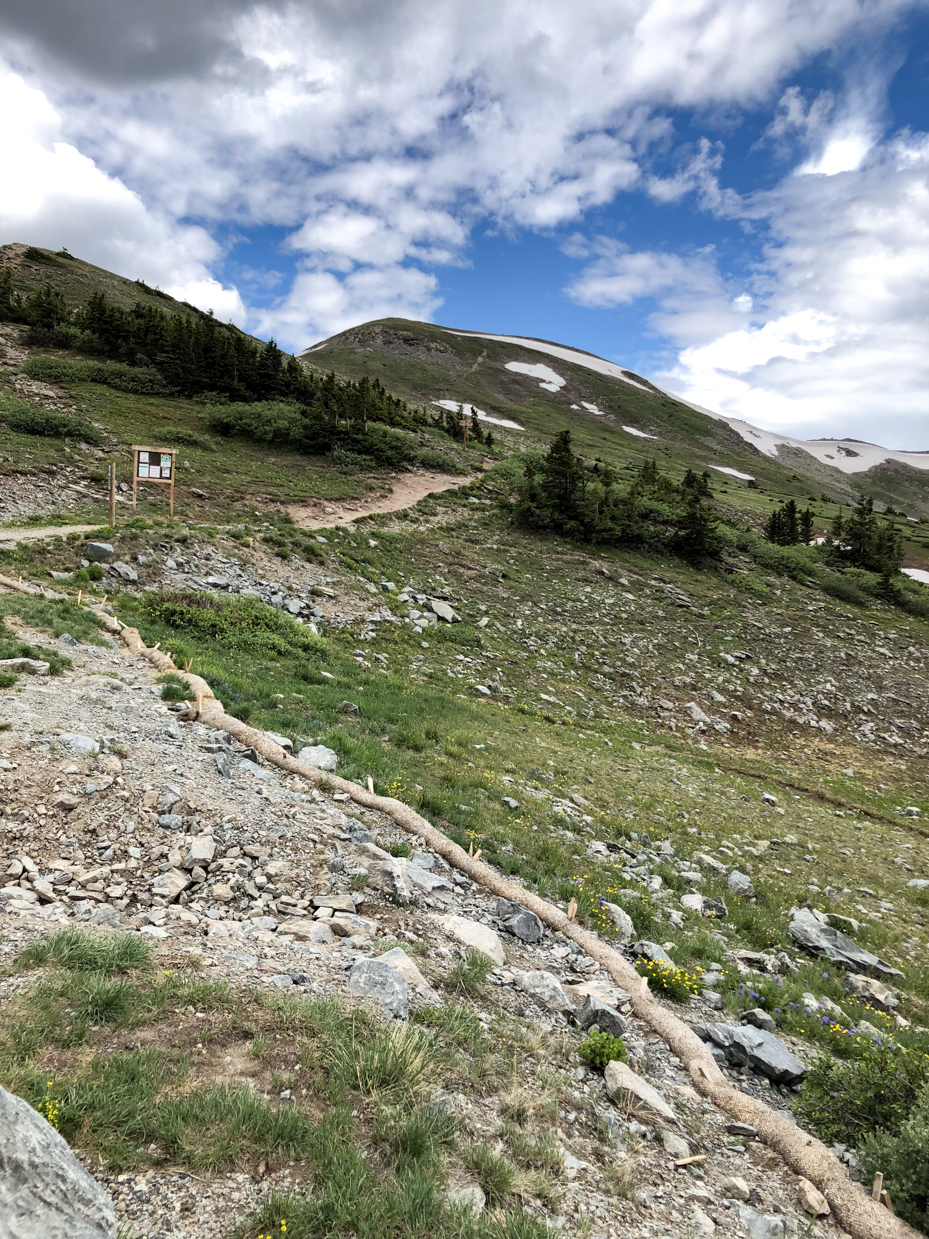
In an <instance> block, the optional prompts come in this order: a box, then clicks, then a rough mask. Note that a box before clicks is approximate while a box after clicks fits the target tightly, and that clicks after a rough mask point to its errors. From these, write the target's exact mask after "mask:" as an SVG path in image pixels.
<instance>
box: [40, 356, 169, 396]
mask: <svg viewBox="0 0 929 1239" xmlns="http://www.w3.org/2000/svg"><path fill="white" fill-rule="evenodd" d="M23 371H24V373H25V374H28V375H29V377H30V378H33V379H38V380H39V381H40V382H42V383H100V384H101V385H102V386H104V387H113V388H115V389H116V390H117V391H125V392H132V393H133V394H135V395H139V396H167V395H170V394H171V392H172V391H173V388H171V387H170V386H169V385H168V384H167V383H166V382H165V381H164V379H163V378H162V377H161V375H160V374H159V373H158V371H157V370H155V369H153V368H152V367H150V366H125V365H123V364H122V363H121V362H118V361H68V360H65V359H64V358H58V357H30V358H29V359H28V361H27V362H26V363H25V365H24V366H23Z"/></svg>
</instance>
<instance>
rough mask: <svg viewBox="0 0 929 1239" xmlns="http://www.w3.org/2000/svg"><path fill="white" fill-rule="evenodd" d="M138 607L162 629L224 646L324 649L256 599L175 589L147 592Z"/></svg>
mask: <svg viewBox="0 0 929 1239" xmlns="http://www.w3.org/2000/svg"><path fill="white" fill-rule="evenodd" d="M140 609H141V611H142V614H143V615H144V616H145V617H146V618H148V619H151V620H154V621H156V622H157V623H160V624H163V625H165V626H166V627H167V628H172V629H176V630H179V631H181V632H188V633H190V634H191V635H192V636H194V637H197V638H199V639H201V640H208V641H211V642H216V643H218V644H220V645H223V646H225V647H226V649H229V650H238V651H243V652H244V651H247V652H249V653H261V654H277V655H306V654H311V653H313V652H317V651H319V650H321V649H323V648H325V643H324V642H323V641H322V640H321V639H320V638H319V637H317V636H314V634H313V633H312V632H311V631H310V629H309V628H307V627H306V626H305V625H303V624H298V623H297V622H296V620H294V619H291V617H290V616H289V615H284V614H283V613H282V612H281V611H278V610H276V609H275V608H274V607H269V606H266V605H265V604H264V603H263V602H260V601H258V600H257V599H255V598H222V597H218V596H217V595H214V594H200V593H196V592H194V591H193V590H190V591H184V590H179V591H172V592H164V593H158V594H156V593H152V594H148V595H146V597H145V599H144V600H143V602H142V604H141V608H140Z"/></svg>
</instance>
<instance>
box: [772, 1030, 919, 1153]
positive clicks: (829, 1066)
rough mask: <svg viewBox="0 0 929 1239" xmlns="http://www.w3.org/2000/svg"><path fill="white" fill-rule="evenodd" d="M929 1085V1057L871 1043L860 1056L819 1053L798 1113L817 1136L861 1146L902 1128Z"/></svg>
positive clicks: (854, 1146)
mask: <svg viewBox="0 0 929 1239" xmlns="http://www.w3.org/2000/svg"><path fill="white" fill-rule="evenodd" d="M927 1084H929V1058H927V1057H926V1055H925V1054H920V1053H914V1052H912V1051H903V1050H900V1049H897V1048H896V1047H894V1046H890V1045H879V1044H877V1043H876V1042H871V1043H870V1044H869V1045H867V1046H865V1049H864V1052H863V1053H862V1054H861V1055H860V1056H859V1057H856V1058H852V1059H848V1060H844V1061H843V1060H840V1059H837V1058H833V1057H832V1056H831V1055H823V1056H822V1057H820V1058H818V1059H817V1060H816V1061H815V1063H813V1065H812V1067H810V1069H809V1070H808V1072H807V1075H806V1079H805V1080H804V1082H803V1087H802V1088H801V1090H800V1096H799V1098H798V1099H797V1106H796V1109H797V1115H798V1117H799V1118H800V1120H801V1122H803V1123H805V1124H808V1125H809V1126H810V1127H811V1128H812V1129H813V1130H814V1131H815V1132H816V1134H817V1135H818V1136H820V1137H821V1138H822V1139H823V1140H825V1141H826V1143H827V1144H832V1143H834V1142H835V1141H841V1142H842V1143H843V1144H847V1145H849V1146H850V1147H851V1148H855V1149H857V1148H860V1147H861V1146H862V1145H863V1144H864V1142H865V1141H866V1139H867V1138H868V1137H870V1136H872V1135H873V1134H874V1133H875V1132H883V1133H886V1134H887V1135H889V1136H896V1135H898V1134H899V1133H900V1131H901V1129H902V1128H903V1125H904V1124H905V1123H906V1121H907V1119H908V1118H909V1116H910V1114H911V1112H913V1110H914V1107H915V1105H916V1101H917V1099H918V1098H919V1096H920V1094H921V1093H922V1092H923V1090H924V1089H925V1088H926V1086H927Z"/></svg>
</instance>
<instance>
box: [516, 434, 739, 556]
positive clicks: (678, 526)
mask: <svg viewBox="0 0 929 1239" xmlns="http://www.w3.org/2000/svg"><path fill="white" fill-rule="evenodd" d="M709 483H710V477H709V474H708V473H703V474H702V475H698V474H696V473H694V472H693V470H688V472H687V474H686V476H685V478H684V480H683V482H682V483H681V484H680V485H676V484H675V483H674V482H672V481H671V479H670V478H669V477H667V476H666V475H665V474H663V473H661V471H660V470H659V469H658V466H657V464H656V463H655V461H654V460H647V461H645V462H644V463H643V464H642V466H641V468H640V469H639V470H638V472H637V473H636V475H635V477H634V478H633V480H632V482H631V483H630V484H629V485H628V486H626V487H623V486H621V485H619V483H618V480H617V478H616V475H615V473H614V471H613V470H612V469H611V468H610V466H609V465H604V464H602V463H601V462H599V461H597V462H595V463H594V464H593V465H592V466H590V467H588V466H587V465H586V464H585V463H584V461H583V460H582V459H581V458H580V457H579V456H578V455H576V453H575V452H574V450H573V448H572V446H571V432H570V431H569V430H565V431H562V433H561V434H559V435H558V436H557V437H556V438H555V440H554V441H553V442H552V445H551V447H550V448H549V450H548V453H547V455H546V456H545V457H544V459H543V460H542V461H540V462H538V463H536V462H533V461H530V462H529V463H527V465H526V468H525V473H524V478H523V483H522V488H521V493H520V498H519V501H518V503H517V505H516V518H517V520H518V521H519V522H520V523H521V524H522V525H524V526H526V527H527V528H530V529H539V530H549V531H551V532H554V533H560V534H563V535H565V536H566V537H569V538H576V539H577V540H579V541H583V542H590V543H596V544H601V545H611V546H636V545H639V546H646V545H651V546H657V545H660V546H663V547H666V548H667V549H670V550H672V551H674V552H675V553H677V554H679V555H681V556H683V557H684V558H686V559H689V560H691V561H692V562H695V563H699V562H701V561H703V560H705V559H707V558H708V557H710V556H711V555H714V554H716V553H717V552H718V550H719V548H720V543H719V538H718V536H717V533H716V519H715V514H714V511H713V506H712V503H711V502H710V486H709Z"/></svg>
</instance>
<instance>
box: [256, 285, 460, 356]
mask: <svg viewBox="0 0 929 1239" xmlns="http://www.w3.org/2000/svg"><path fill="white" fill-rule="evenodd" d="M437 290H438V280H437V279H436V278H435V276H434V275H429V274H427V273H426V272H424V271H419V270H417V269H416V268H413V267H361V268H358V269H357V270H355V271H352V272H351V273H350V274H348V275H346V276H344V277H342V278H339V277H338V276H336V275H334V274H333V273H332V272H331V271H302V272H300V274H299V275H297V277H296V279H295V280H294V283H293V287H292V288H291V290H290V292H289V294H288V295H287V297H285V298H284V299H283V300H282V301H281V302H280V304H278V305H277V306H275V307H274V308H273V309H270V310H265V311H262V312H260V313H259V316H258V331H259V332H260V333H261V334H262V335H267V336H274V337H275V338H276V339H278V340H280V341H281V342H282V343H284V344H286V345H287V346H288V347H293V348H300V347H305V346H306V345H307V344H309V343H312V342H313V341H315V340H320V339H323V338H324V337H326V336H330V335H335V334H336V333H337V332H339V331H344V330H345V329H346V328H348V327H354V326H355V325H356V324H357V323H361V322H365V321H366V320H370V319H374V318H410V319H420V320H421V319H429V318H431V317H432V315H433V314H434V313H435V311H436V310H437V309H438V307H439V305H440V304H441V298H440V297H439V296H438V291H437Z"/></svg>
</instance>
